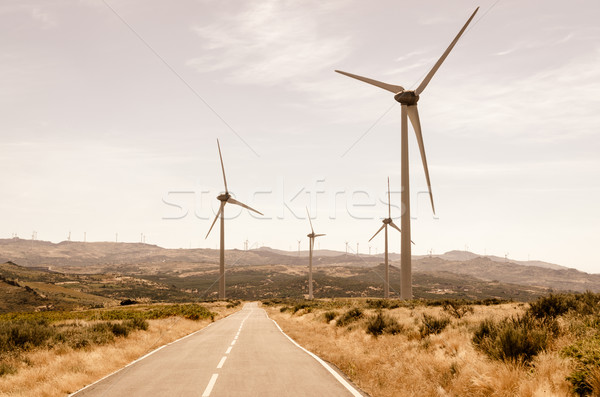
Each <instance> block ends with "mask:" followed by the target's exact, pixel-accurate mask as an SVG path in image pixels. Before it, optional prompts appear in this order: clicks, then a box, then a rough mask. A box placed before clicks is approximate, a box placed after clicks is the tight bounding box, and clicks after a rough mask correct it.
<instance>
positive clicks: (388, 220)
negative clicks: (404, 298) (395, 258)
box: [369, 177, 414, 299]
mask: <svg viewBox="0 0 600 397" xmlns="http://www.w3.org/2000/svg"><path fill="white" fill-rule="evenodd" d="M382 222H383V225H381V227H380V228H379V230H377V232H376V233H375V234H374V235H373V237H371V238H370V239H369V242H371V240H373V239H374V238H375V236H377V235H378V234H379V232H380V231H382V230H384V231H385V253H384V260H385V285H384V286H383V297H384V298H385V299H388V298H389V297H390V267H389V265H388V229H387V227H388V225H390V226H391V227H393V228H394V229H396V230H398V231H399V232H400V228H399V227H398V226H396V224H395V223H394V221H393V220H392V201H391V197H390V178H389V177H388V217H387V218H386V219H384V220H383V221H382ZM413 244H414V243H413Z"/></svg>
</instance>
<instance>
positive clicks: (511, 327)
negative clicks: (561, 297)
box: [473, 315, 553, 363]
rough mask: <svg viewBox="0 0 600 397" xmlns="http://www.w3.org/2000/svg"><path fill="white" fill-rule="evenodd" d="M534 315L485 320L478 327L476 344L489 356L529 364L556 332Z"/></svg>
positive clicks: (474, 342) (475, 336)
mask: <svg viewBox="0 0 600 397" xmlns="http://www.w3.org/2000/svg"><path fill="white" fill-rule="evenodd" d="M547 327H548V324H547V323H544V322H542V321H540V320H537V319H535V318H533V317H531V316H528V315H524V316H521V317H511V318H509V319H504V320H502V321H500V322H498V323H495V322H493V321H491V320H484V321H483V322H482V323H481V324H480V325H479V327H478V328H477V329H476V330H475V335H474V336H473V344H474V345H475V346H476V347H477V348H478V349H479V350H481V351H483V352H484V353H485V354H487V355H488V356H489V357H490V358H493V359H496V360H502V361H508V362H515V363H521V362H522V363H527V362H529V361H531V359H533V357H535V356H536V355H537V354H538V353H539V352H541V351H542V350H545V349H546V347H547V346H548V343H549V342H550V340H551V338H552V336H553V331H552V330H549V329H548V328H547Z"/></svg>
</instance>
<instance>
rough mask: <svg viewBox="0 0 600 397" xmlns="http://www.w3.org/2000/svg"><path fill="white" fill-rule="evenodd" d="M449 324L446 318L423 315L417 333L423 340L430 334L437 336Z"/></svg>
mask: <svg viewBox="0 0 600 397" xmlns="http://www.w3.org/2000/svg"><path fill="white" fill-rule="evenodd" d="M448 324H450V319H449V318H448V317H434V316H430V315H428V314H425V313H423V319H422V323H421V326H420V327H419V333H420V334H421V338H424V337H426V336H428V335H431V334H439V333H440V332H442V331H443V330H444V329H445V328H446V327H447V326H448Z"/></svg>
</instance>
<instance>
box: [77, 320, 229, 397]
mask: <svg viewBox="0 0 600 397" xmlns="http://www.w3.org/2000/svg"><path fill="white" fill-rule="evenodd" d="M238 311H239V310H238ZM235 313H237V312H234V313H232V314H235ZM230 315H231V314H230ZM227 317H229V316H226V317H223V318H227ZM223 318H221V319H219V320H217V321H220V320H223ZM217 321H214V322H212V323H210V324H208V325H207V326H206V327H204V328H201V329H199V330H198V331H194V332H192V333H191V334H187V335H185V336H182V337H181V338H179V339H177V340H174V341H172V342H169V343H167V344H164V345H162V346H159V347H157V348H156V349H154V350H152V351H151V352H149V353H146V354H144V355H143V356H142V357H138V358H136V359H135V360H133V361H132V362H130V363H129V364H127V365H125V366H124V367H121V368H119V369H117V370H115V371H113V372H111V373H110V374H108V375H105V376H103V377H102V378H100V379H98V380H96V381H94V382H92V383H90V384H89V385H86V386H84V387H82V388H81V389H79V390H77V391H74V392H73V393H71V394H69V395H67V397H73V396H75V395H76V394H77V393H79V392H82V391H84V390H85V389H87V388H88V387H92V386H94V385H95V384H97V383H100V382H102V381H103V380H104V379H106V378H110V377H111V376H113V375H115V374H117V373H119V372H121V371H123V370H124V369H126V368H127V367H130V366H132V365H133V364H135V363H137V362H139V361H142V360H143V359H145V358H148V357H150V356H151V355H153V354H154V353H156V352H158V351H159V350H162V349H164V348H165V347H167V346H169V345H172V344H174V343H177V342H181V341H182V340H184V339H186V338H189V337H190V336H193V335H195V334H197V333H198V332H202V331H204V330H205V329H207V328H208V327H210V326H211V325H213V324H214V323H215V322H217Z"/></svg>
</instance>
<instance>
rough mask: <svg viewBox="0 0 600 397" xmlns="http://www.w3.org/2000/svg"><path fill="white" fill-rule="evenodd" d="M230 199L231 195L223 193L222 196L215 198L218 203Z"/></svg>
mask: <svg viewBox="0 0 600 397" xmlns="http://www.w3.org/2000/svg"><path fill="white" fill-rule="evenodd" d="M230 198H231V194H229V193H223V194H219V195H218V196H217V200H219V201H227V200H229V199H230Z"/></svg>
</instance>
